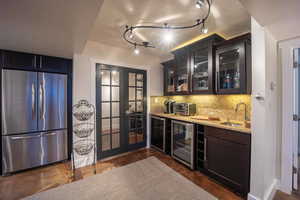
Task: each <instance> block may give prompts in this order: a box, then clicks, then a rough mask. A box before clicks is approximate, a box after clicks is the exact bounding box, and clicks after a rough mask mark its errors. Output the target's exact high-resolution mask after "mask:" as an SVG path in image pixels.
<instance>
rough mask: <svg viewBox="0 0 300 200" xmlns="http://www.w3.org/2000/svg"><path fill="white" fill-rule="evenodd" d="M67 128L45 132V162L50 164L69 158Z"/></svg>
mask: <svg viewBox="0 0 300 200" xmlns="http://www.w3.org/2000/svg"><path fill="white" fill-rule="evenodd" d="M67 144H68V137H67V130H59V131H50V132H46V133H43V151H44V155H45V156H44V163H45V164H49V163H53V162H58V161H61V160H66V159H68V145H67Z"/></svg>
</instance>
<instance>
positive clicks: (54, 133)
mask: <svg viewBox="0 0 300 200" xmlns="http://www.w3.org/2000/svg"><path fill="white" fill-rule="evenodd" d="M56 134H57V132H51V133H45V136H53V135H56Z"/></svg>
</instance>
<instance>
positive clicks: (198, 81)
mask: <svg viewBox="0 0 300 200" xmlns="http://www.w3.org/2000/svg"><path fill="white" fill-rule="evenodd" d="M191 86H192V93H193V94H212V93H213V62H212V47H211V46H206V45H203V46H202V48H197V49H193V51H192V52H191Z"/></svg>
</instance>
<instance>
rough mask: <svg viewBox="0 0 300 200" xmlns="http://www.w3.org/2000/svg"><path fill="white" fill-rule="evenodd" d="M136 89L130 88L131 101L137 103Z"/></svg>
mask: <svg viewBox="0 0 300 200" xmlns="http://www.w3.org/2000/svg"><path fill="white" fill-rule="evenodd" d="M135 89H136V88H135V87H130V88H129V101H135Z"/></svg>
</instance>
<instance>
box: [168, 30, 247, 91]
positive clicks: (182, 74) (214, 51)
mask: <svg viewBox="0 0 300 200" xmlns="http://www.w3.org/2000/svg"><path fill="white" fill-rule="evenodd" d="M172 53H173V54H174V59H173V60H170V61H168V62H166V63H163V65H164V66H165V70H164V72H165V75H164V78H165V81H164V92H165V95H167V96H168V95H178V94H215V93H217V94H250V93H251V40H250V34H246V35H243V36H239V37H236V38H234V39H231V40H224V38H222V37H220V36H219V35H217V34H213V35H211V36H209V37H207V38H205V39H202V40H199V41H198V42H195V43H193V44H191V45H189V46H186V47H183V48H181V49H177V50H175V51H174V52H172Z"/></svg>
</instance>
